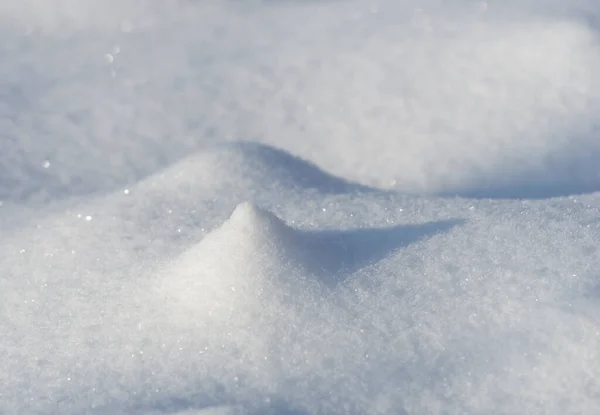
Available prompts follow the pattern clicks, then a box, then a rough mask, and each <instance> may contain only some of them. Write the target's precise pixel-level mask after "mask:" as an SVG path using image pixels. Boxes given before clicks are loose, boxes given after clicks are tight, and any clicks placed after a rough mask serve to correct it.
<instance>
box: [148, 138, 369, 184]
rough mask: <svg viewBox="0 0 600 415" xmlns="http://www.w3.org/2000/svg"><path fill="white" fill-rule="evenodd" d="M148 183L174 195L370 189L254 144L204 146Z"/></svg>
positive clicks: (295, 158) (271, 148) (298, 159)
mask: <svg viewBox="0 0 600 415" xmlns="http://www.w3.org/2000/svg"><path fill="white" fill-rule="evenodd" d="M148 182H149V185H150V186H160V185H161V184H167V185H168V187H170V188H172V189H173V191H174V192H182V191H185V190H186V189H189V190H190V191H192V192H202V191H212V192H216V191H221V192H225V191H231V190H233V189H236V191H243V190H244V189H246V190H252V191H254V192H258V191H267V190H272V191H289V190H297V189H312V190H315V191H320V192H325V193H345V192H351V191H357V190H367V188H366V187H364V186H360V185H356V184H352V183H350V182H347V181H344V180H342V179H339V178H336V177H334V176H331V175H330V174H327V173H325V172H323V171H322V170H321V169H319V168H318V167H317V166H315V165H314V164H312V163H310V162H307V161H304V160H302V159H300V158H298V157H295V156H292V155H291V154H289V153H287V152H286V151H283V150H279V149H276V148H274V147H271V146H268V145H264V144H259V143H254V142H233V143H224V144H215V145H210V146H205V147H204V148H203V149H201V150H200V151H199V152H198V154H196V155H195V156H192V157H188V158H186V159H184V160H183V161H180V162H178V163H176V165H175V166H174V167H172V168H168V169H166V170H165V171H163V172H161V173H160V174H157V175H154V176H152V177H150V178H149V179H148V180H146V183H148ZM140 186H141V187H143V186H144V184H143V183H142V184H141V185H140ZM165 187H167V186H165Z"/></svg>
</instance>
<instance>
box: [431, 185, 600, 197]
mask: <svg viewBox="0 0 600 415" xmlns="http://www.w3.org/2000/svg"><path fill="white" fill-rule="evenodd" d="M598 191H600V183H594V184H574V185H569V184H565V185H562V186H561V185H556V186H552V185H543V184H539V185H529V186H527V185H525V186H501V187H488V188H474V189H469V190H465V191H458V192H438V193H436V194H435V196H439V197H462V198H468V199H508V200H524V199H530V200H532V199H533V200H540V199H551V198H558V197H567V196H581V195H585V194H590V193H596V192H598Z"/></svg>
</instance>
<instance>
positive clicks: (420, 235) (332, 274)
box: [303, 219, 465, 286]
mask: <svg viewBox="0 0 600 415" xmlns="http://www.w3.org/2000/svg"><path fill="white" fill-rule="evenodd" d="M464 223H465V220H464V219H450V220H441V221H435V222H428V223H424V224H419V225H400V226H393V227H389V228H364V229H353V230H343V231H309V232H303V234H304V236H305V239H306V240H307V241H309V242H308V244H310V247H309V249H307V252H306V255H308V256H310V263H313V264H318V265H317V266H316V267H313V269H311V270H310V271H312V273H313V274H316V275H321V276H323V277H326V278H324V280H323V282H324V283H326V284H327V285H334V286H335V285H338V284H340V283H341V282H343V280H344V279H345V278H346V277H347V276H348V275H349V274H351V273H353V272H355V271H357V270H359V269H361V268H363V267H365V266H368V265H371V264H374V263H376V262H378V261H380V260H382V259H384V258H385V257H387V256H389V255H390V254H392V253H393V252H395V251H397V250H399V249H401V248H403V247H406V246H408V245H410V244H413V243H415V242H418V241H420V240H423V239H426V238H431V237H433V236H435V235H438V234H441V233H446V232H449V231H450V230H451V229H453V228H454V227H455V226H458V225H462V224H464ZM315 259H317V260H316V261H315ZM306 262H309V261H306ZM306 262H305V263H306Z"/></svg>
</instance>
